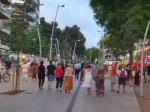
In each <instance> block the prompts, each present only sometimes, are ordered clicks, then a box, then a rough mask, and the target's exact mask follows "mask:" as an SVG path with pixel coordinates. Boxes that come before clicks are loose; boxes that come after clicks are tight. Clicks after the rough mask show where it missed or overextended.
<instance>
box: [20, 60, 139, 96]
mask: <svg viewBox="0 0 150 112" xmlns="http://www.w3.org/2000/svg"><path fill="white" fill-rule="evenodd" d="M21 68H22V74H23V78H25V79H27V74H29V76H31V77H32V78H33V79H36V77H37V76H38V79H39V83H38V84H39V89H40V90H41V89H43V84H44V82H45V77H46V76H47V79H48V87H47V90H48V91H49V90H51V89H52V84H53V81H54V80H55V79H56V91H60V92H62V91H64V92H65V93H68V94H70V93H71V91H72V90H73V85H74V82H77V81H73V80H74V78H75V80H78V81H79V83H80V84H81V87H83V88H84V90H85V94H86V95H90V94H91V88H92V86H93V85H95V89H96V91H95V92H96V95H97V96H98V97H100V96H104V89H105V85H104V84H105V83H104V82H105V75H106V74H109V75H110V81H111V91H112V92H117V93H120V87H121V85H122V87H123V93H125V92H126V89H125V87H126V84H127V83H129V84H130V83H131V84H133V83H134V85H136V84H137V83H139V79H138V80H137V77H138V74H139V68H140V67H139V65H138V64H135V63H133V64H132V65H131V66H129V65H123V64H121V65H118V62H114V63H113V64H112V66H111V67H109V66H107V65H105V64H98V65H96V66H93V65H91V64H90V63H85V62H81V63H76V64H74V65H73V64H71V63H67V64H64V63H61V64H60V63H58V64H57V65H54V64H53V63H52V61H50V62H49V64H48V65H45V64H44V62H43V61H40V64H38V63H36V61H34V62H32V63H31V64H30V66H29V67H28V63H27V62H24V64H23V65H22V67H21ZM133 76H134V77H133ZM116 82H117V85H118V88H117V90H115V88H114V85H115V84H116Z"/></svg>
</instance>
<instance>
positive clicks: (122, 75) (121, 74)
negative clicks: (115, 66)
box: [120, 70, 125, 78]
mask: <svg viewBox="0 0 150 112" xmlns="http://www.w3.org/2000/svg"><path fill="white" fill-rule="evenodd" d="M120 78H125V70H123V71H122V70H121V73H120Z"/></svg>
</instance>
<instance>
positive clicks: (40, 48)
mask: <svg viewBox="0 0 150 112" xmlns="http://www.w3.org/2000/svg"><path fill="white" fill-rule="evenodd" d="M39 24H40V23H39ZM37 31H38V37H39V51H40V54H39V56H40V57H42V43H41V35H40V30H39V25H38V27H37Z"/></svg>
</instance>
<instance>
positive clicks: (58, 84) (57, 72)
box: [55, 63, 63, 92]
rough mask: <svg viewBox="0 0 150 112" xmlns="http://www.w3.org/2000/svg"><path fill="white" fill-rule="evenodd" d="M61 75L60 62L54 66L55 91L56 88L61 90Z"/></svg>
mask: <svg viewBox="0 0 150 112" xmlns="http://www.w3.org/2000/svg"><path fill="white" fill-rule="evenodd" d="M62 76H63V70H62V68H61V64H59V63H58V64H57V66H56V68H55V78H56V92H57V91H58V90H60V91H62V90H61V89H62V80H63V78H62Z"/></svg>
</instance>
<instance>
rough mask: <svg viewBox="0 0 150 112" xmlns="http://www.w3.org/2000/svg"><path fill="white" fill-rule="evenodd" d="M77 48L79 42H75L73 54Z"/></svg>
mask: <svg viewBox="0 0 150 112" xmlns="http://www.w3.org/2000/svg"><path fill="white" fill-rule="evenodd" d="M76 46H77V40H76V41H75V44H74V48H73V54H75V50H76Z"/></svg>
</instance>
